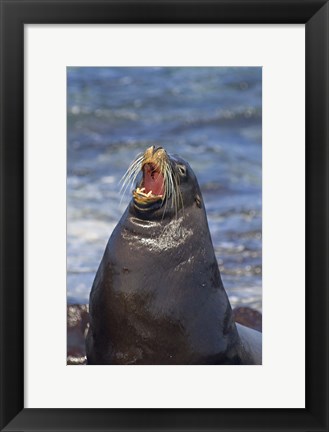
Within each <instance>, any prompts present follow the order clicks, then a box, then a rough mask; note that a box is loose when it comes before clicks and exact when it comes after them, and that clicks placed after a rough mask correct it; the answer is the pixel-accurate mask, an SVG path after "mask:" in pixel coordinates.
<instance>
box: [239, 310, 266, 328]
mask: <svg viewBox="0 0 329 432" xmlns="http://www.w3.org/2000/svg"><path fill="white" fill-rule="evenodd" d="M233 317H234V321H235V322H238V323H239V324H242V325H244V326H246V327H250V328H252V329H255V330H258V331H260V332H261V331H262V314H261V313H260V312H258V311H256V310H255V309H251V308H249V307H237V308H236V309H234V310H233Z"/></svg>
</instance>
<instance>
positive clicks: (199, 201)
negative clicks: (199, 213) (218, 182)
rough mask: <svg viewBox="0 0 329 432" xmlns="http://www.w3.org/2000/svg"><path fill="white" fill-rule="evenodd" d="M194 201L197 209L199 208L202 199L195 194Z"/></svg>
mask: <svg viewBox="0 0 329 432" xmlns="http://www.w3.org/2000/svg"><path fill="white" fill-rule="evenodd" d="M194 200H195V202H196V205H197V206H198V207H199V208H201V207H202V199H201V197H200V196H199V194H196V195H195V198H194Z"/></svg>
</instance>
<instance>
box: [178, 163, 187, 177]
mask: <svg viewBox="0 0 329 432" xmlns="http://www.w3.org/2000/svg"><path fill="white" fill-rule="evenodd" d="M177 169H178V172H179V174H180V175H181V176H182V177H185V176H186V167H184V165H177Z"/></svg>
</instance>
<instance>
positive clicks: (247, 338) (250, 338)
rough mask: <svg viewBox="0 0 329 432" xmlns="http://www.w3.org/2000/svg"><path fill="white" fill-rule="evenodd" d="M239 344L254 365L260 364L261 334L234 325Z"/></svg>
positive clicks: (239, 325) (240, 325)
mask: <svg viewBox="0 0 329 432" xmlns="http://www.w3.org/2000/svg"><path fill="white" fill-rule="evenodd" d="M236 328H237V330H238V333H239V336H240V339H241V342H242V344H243V347H244V349H245V351H246V353H247V354H248V355H249V356H251V358H252V359H253V360H254V364H257V365H261V364H262V333H260V332H259V331H257V330H253V329H251V328H248V327H245V326H243V325H242V324H238V323H236Z"/></svg>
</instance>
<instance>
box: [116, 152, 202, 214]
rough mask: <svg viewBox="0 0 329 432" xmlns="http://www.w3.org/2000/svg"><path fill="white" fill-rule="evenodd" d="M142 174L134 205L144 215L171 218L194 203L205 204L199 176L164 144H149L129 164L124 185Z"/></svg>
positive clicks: (137, 186)
mask: <svg viewBox="0 0 329 432" xmlns="http://www.w3.org/2000/svg"><path fill="white" fill-rule="evenodd" d="M140 172H142V177H141V179H140V180H138V181H137V184H136V185H135V189H134V190H133V192H132V194H133V200H132V205H133V207H134V209H135V210H136V211H137V212H138V213H139V214H140V215H143V214H144V217H147V218H150V217H152V219H154V218H157V217H161V218H162V219H163V218H167V217H169V218H171V217H173V216H176V217H177V215H178V214H179V213H180V212H181V211H184V209H186V208H187V207H189V206H191V205H196V206H197V207H199V208H201V207H202V197H201V192H200V188H199V185H198V182H197V179H196V176H195V174H194V172H193V170H192V168H191V167H190V165H189V164H188V163H187V162H186V161H185V160H183V159H182V158H180V157H179V156H177V155H169V154H168V153H167V152H166V150H165V149H164V148H163V147H155V146H152V147H149V148H148V149H146V151H145V153H144V154H141V155H138V156H137V157H136V158H135V159H134V161H133V162H132V163H131V164H130V166H129V168H128V170H127V172H126V174H125V175H124V177H123V183H124V185H123V186H125V185H126V186H127V185H128V184H129V183H130V182H132V183H134V182H135V181H136V179H137V177H138V174H139V173H140Z"/></svg>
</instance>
